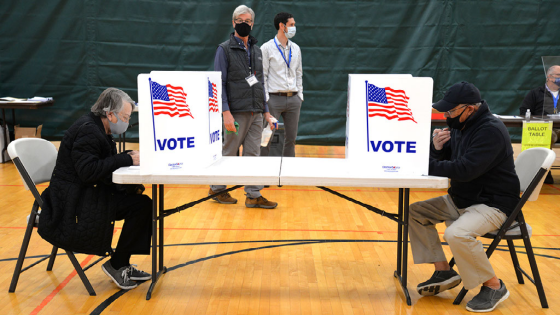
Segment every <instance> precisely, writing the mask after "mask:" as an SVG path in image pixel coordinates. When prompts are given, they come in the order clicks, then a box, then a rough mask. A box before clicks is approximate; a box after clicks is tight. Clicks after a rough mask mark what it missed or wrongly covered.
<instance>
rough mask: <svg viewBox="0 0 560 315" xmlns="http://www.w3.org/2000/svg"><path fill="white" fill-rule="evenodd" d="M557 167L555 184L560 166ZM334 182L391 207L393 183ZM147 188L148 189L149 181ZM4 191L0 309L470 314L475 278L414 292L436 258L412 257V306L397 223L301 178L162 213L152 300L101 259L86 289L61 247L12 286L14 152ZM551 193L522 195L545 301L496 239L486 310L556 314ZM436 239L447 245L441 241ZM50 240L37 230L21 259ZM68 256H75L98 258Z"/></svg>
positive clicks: (175, 196)
mask: <svg viewBox="0 0 560 315" xmlns="http://www.w3.org/2000/svg"><path fill="white" fill-rule="evenodd" d="M133 147H134V144H131V145H129V146H128V148H133ZM516 152H519V145H516ZM559 153H560V152H557V154H559ZM297 155H298V156H306V157H324V158H335V157H339V158H341V157H344V147H316V146H298V147H297ZM559 155H560V154H559ZM559 160H560V159H559ZM556 165H560V163H558V161H557V163H556ZM325 171H326V172H328V170H325ZM553 174H554V177H555V180H556V182H557V183H559V184H560V172H558V171H554V172H553ZM45 187H46V185H41V186H40V190H41V191H42V190H43V189H44V188H45ZM336 190H338V191H341V192H343V193H344V194H347V195H349V196H351V197H353V198H356V199H358V200H360V201H363V202H365V203H368V204H371V205H373V206H376V207H379V208H381V209H384V210H387V211H388V212H396V211H397V209H396V200H397V196H398V190H396V189H376V188H351V187H348V188H337V189H336ZM207 191H208V187H206V186H186V185H167V186H166V190H165V200H166V208H174V207H177V206H179V205H182V204H184V203H187V202H189V201H192V200H195V199H198V198H201V197H203V196H205V195H206V194H207ZM146 193H147V194H149V195H151V189H150V187H147V190H146ZM443 194H445V191H444V190H433V189H432V190H430V189H415V190H412V191H411V195H410V197H411V202H414V201H418V200H424V199H428V198H432V197H435V196H440V195H443ZM0 195H1V196H2V197H1V199H0V209H2V211H0V238H1V242H0V270H1V272H0V288H1V289H2V292H3V293H2V294H0V314H153V313H158V314H385V315H387V314H466V313H468V312H467V311H466V310H465V304H466V302H467V301H468V300H470V299H471V298H472V297H473V295H474V294H476V293H478V289H476V290H473V291H471V292H469V293H468V294H467V296H466V298H465V300H464V301H463V303H462V304H461V305H458V306H456V305H452V302H453V299H454V297H455V295H456V294H457V293H458V292H459V289H460V287H457V288H455V289H452V290H450V291H447V292H444V293H442V294H440V295H438V296H434V297H421V296H420V295H419V294H418V293H417V292H416V291H415V287H416V285H417V284H418V283H419V282H422V281H424V280H426V279H427V278H429V277H430V276H431V274H432V272H433V268H432V267H431V266H429V265H414V264H413V262H412V258H410V261H409V281H408V287H409V290H410V294H411V298H412V306H407V305H406V303H405V301H404V299H403V294H402V291H401V289H400V287H399V284H398V282H397V281H396V280H395V278H393V272H394V270H395V268H396V252H397V250H396V237H397V234H396V229H397V226H396V223H395V222H393V221H391V220H388V219H387V218H384V217H380V216H379V215H377V214H375V213H372V212H369V211H367V210H366V209H363V208H360V207H359V206H357V205H354V204H351V203H349V202H346V201H344V200H342V199H340V198H338V197H335V196H333V195H331V194H329V193H326V192H324V191H321V190H319V189H317V188H314V187H297V186H284V187H270V188H267V189H265V190H263V195H264V196H265V197H266V198H268V199H270V200H274V201H277V202H279V206H278V208H277V209H274V210H262V209H248V208H245V206H244V195H243V191H242V190H237V191H234V192H233V193H232V195H233V197H235V198H237V199H239V202H238V204H236V205H219V204H217V203H214V202H205V203H202V204H200V205H198V206H196V207H194V208H191V209H189V210H186V211H183V212H181V213H178V214H175V215H173V216H171V217H168V218H167V219H166V226H165V244H166V250H165V265H166V266H167V267H168V268H169V271H168V272H167V274H165V275H164V276H163V277H162V279H161V280H160V281H159V282H158V284H157V287H156V290H155V293H154V295H153V296H152V299H151V300H150V301H146V300H145V296H146V290H147V289H148V286H149V284H150V283H149V282H145V283H142V284H140V285H139V287H138V288H136V289H134V290H131V291H128V292H126V291H121V290H119V289H118V288H117V287H116V286H115V285H114V284H113V283H112V282H111V281H110V280H109V278H108V277H107V276H106V275H105V274H104V273H103V272H102V271H101V264H97V265H96V266H94V267H93V268H91V269H90V270H88V271H87V272H86V274H87V276H88V277H89V280H90V281H91V283H92V285H93V287H94V289H95V291H96V292H97V296H95V297H90V296H89V295H88V294H87V291H86V290H85V288H84V287H83V285H82V283H81V281H80V279H79V278H78V277H77V276H76V273H75V271H74V269H73V268H72V265H71V264H70V261H69V260H68V259H67V258H66V257H65V255H63V254H59V257H57V260H56V262H55V265H54V268H53V271H52V272H46V271H45V269H46V262H44V263H41V264H40V265H37V266H36V267H33V268H31V269H30V270H28V271H26V272H24V273H23V274H22V275H21V277H20V280H19V283H18V286H17V290H16V292H15V293H8V287H9V284H10V281H11V277H12V273H13V270H14V266H15V262H16V258H17V255H18V253H19V249H20V246H21V241H22V239H23V234H24V229H25V224H26V216H27V215H28V214H29V212H30V209H31V205H32V200H33V199H32V196H31V194H30V193H29V192H28V191H26V190H24V188H23V186H22V183H21V181H20V178H19V175H18V173H17V171H16V169H15V167H14V165H13V164H12V163H5V164H0ZM559 204H560V185H558V184H557V185H545V187H543V190H542V192H541V196H540V198H539V200H538V201H536V202H530V203H529V204H528V205H527V206H526V207H525V216H526V220H527V222H529V223H530V224H531V225H532V227H533V237H532V239H531V240H532V243H533V246H534V248H535V253H536V254H537V262H538V264H539V269H540V272H541V276H542V278H543V282H544V287H545V292H546V295H547V298H548V303H549V306H550V308H549V309H542V308H541V306H540V303H539V299H538V296H537V292H536V289H535V287H534V286H533V285H532V284H531V283H530V282H529V281H526V284H524V285H520V284H518V283H517V281H516V277H515V273H514V271H513V267H512V265H511V260H510V256H509V253H508V252H507V251H502V250H499V251H497V252H495V253H494V255H493V256H492V258H491V262H492V265H493V266H494V268H495V271H496V273H497V275H498V277H499V278H501V279H503V280H504V282H505V283H506V284H507V287H508V289H509V290H510V293H511V295H510V298H509V299H508V300H506V301H505V302H503V303H502V304H500V305H499V306H498V308H497V309H496V310H495V311H494V313H496V314H527V313H531V314H560V285H559V284H560V246H559V243H560V231H559V228H558V226H559V225H560V205H559ZM120 226H122V225H117V226H116V229H115V237H114V239H113V246H115V245H116V241H117V239H118V236H119V234H120ZM442 231H443V227H440V232H442ZM484 242H485V244H487V243H488V242H487V241H486V240H484ZM517 245H518V246H519V247H518V251H519V253H520V255H519V257H520V260H521V264H522V266H523V267H524V268H525V269H526V270H528V271H529V270H530V268H529V266H528V263H527V261H526V255H525V254H524V249H523V247H522V244H521V243H517ZM444 249H445V251H446V253H447V254H448V257H450V251H449V248H448V247H447V246H444ZM502 249H503V247H502ZM50 250H51V246H50V245H49V244H48V243H46V242H45V241H43V240H42V239H41V238H40V237H39V236H38V234H36V233H35V232H34V234H33V236H32V238H31V244H30V246H29V250H28V253H27V256H28V258H27V259H26V263H25V265H29V264H30V263H33V262H34V261H37V260H38V259H39V258H41V257H44V256H45V255H48V254H49V253H50ZM76 257H77V258H78V260H79V261H80V262H81V263H82V264H83V265H86V264H88V263H89V262H92V261H94V260H96V259H97V257H95V256H88V255H81V254H80V255H76ZM409 257H411V254H410V256H409ZM132 263H134V264H138V267H139V268H141V269H143V270H146V271H151V259H150V256H133V258H132Z"/></svg>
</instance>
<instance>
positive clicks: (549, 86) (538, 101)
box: [519, 65, 560, 184]
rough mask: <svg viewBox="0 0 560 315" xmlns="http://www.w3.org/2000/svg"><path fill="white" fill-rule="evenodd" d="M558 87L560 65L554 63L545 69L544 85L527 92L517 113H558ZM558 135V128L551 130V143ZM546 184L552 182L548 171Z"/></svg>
mask: <svg viewBox="0 0 560 315" xmlns="http://www.w3.org/2000/svg"><path fill="white" fill-rule="evenodd" d="M559 89H560V66H558V65H554V66H552V67H550V68H548V70H547V71H546V83H545V84H544V86H542V85H541V86H539V87H536V88H534V89H532V90H531V91H529V93H527V95H526V96H525V99H524V100H523V104H521V107H519V115H521V116H525V113H526V112H527V110H528V109H529V110H530V111H531V115H533V116H541V115H549V114H559V113H560V108H558V105H559V104H558V90H559ZM559 137H560V129H552V132H551V139H550V142H551V145H552V144H554V143H556V141H558V138H559ZM544 182H545V183H546V184H554V178H553V177H552V173H551V172H550V171H549V172H548V174H547V175H546V178H545V179H544Z"/></svg>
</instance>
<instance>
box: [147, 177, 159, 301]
mask: <svg viewBox="0 0 560 315" xmlns="http://www.w3.org/2000/svg"><path fill="white" fill-rule="evenodd" d="M157 191H158V186H157V185H152V283H151V284H150V288H149V289H148V293H147V294H146V300H149V299H151V298H152V291H153V290H154V287H155V285H156V283H157V280H158V274H157V271H158V270H157V208H158V203H157V196H158V195H157Z"/></svg>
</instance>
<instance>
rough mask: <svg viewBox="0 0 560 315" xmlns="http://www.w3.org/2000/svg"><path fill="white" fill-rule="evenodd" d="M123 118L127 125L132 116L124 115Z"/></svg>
mask: <svg viewBox="0 0 560 315" xmlns="http://www.w3.org/2000/svg"><path fill="white" fill-rule="evenodd" d="M121 118H122V120H123V121H124V122H125V123H127V122H129V121H130V116H129V115H124V114H123V115H122V116H121Z"/></svg>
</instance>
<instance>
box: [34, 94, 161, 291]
mask: <svg viewBox="0 0 560 315" xmlns="http://www.w3.org/2000/svg"><path fill="white" fill-rule="evenodd" d="M133 106H134V101H133V100H132V99H131V98H130V97H129V96H128V95H127V94H126V93H125V92H123V91H121V90H118V89H115V88H108V89H106V90H105V91H103V93H101V95H100V96H99V98H98V100H97V102H96V103H95V104H94V105H93V106H92V107H91V112H90V113H88V114H86V115H84V116H82V117H81V118H79V119H78V120H77V121H76V122H75V123H74V124H73V125H72V126H71V127H70V128H68V130H67V131H66V132H65V134H64V138H63V139H62V142H61V143H60V149H59V152H58V158H57V160H56V166H55V169H54V171H53V174H52V178H51V181H50V185H49V187H48V188H47V189H46V190H45V191H44V192H43V194H42V195H41V197H42V198H43V201H44V202H43V209H42V211H41V220H40V222H39V234H40V235H41V237H43V238H44V239H45V240H46V241H48V242H49V243H51V244H53V245H55V246H57V247H60V248H62V249H65V250H71V251H74V252H78V253H84V254H92V255H100V256H104V255H111V259H110V260H109V261H107V262H106V263H104V264H103V266H102V267H101V268H102V270H103V271H104V272H105V273H106V274H107V275H108V276H109V277H110V278H111V279H112V280H113V281H114V282H115V283H116V284H117V286H119V287H120V288H121V289H125V290H126V289H133V288H135V287H137V286H138V284H137V283H136V282H135V280H136V281H139V280H149V279H150V277H151V275H150V274H149V273H146V272H144V271H141V270H138V269H136V268H135V267H134V266H133V265H131V264H130V261H129V260H130V256H131V255H135V254H140V255H148V254H149V253H150V237H151V226H150V223H151V207H152V201H151V199H150V197H148V196H146V195H142V191H143V186H142V185H138V186H137V185H117V184H114V183H113V182H112V174H113V171H115V170H116V169H118V168H119V167H123V166H131V165H140V153H139V152H138V151H129V152H123V153H120V154H117V147H116V145H115V141H113V136H112V135H111V134H121V133H123V132H125V131H126V129H127V128H128V121H129V119H130V115H131V114H132V109H133ZM116 220H124V225H123V228H122V231H121V236H120V238H119V241H118V243H117V247H116V250H115V251H113V249H112V248H111V241H112V239H113V231H114V228H115V227H114V224H115V221H116Z"/></svg>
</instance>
